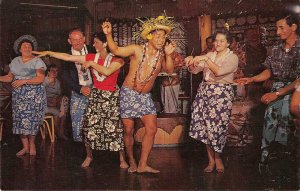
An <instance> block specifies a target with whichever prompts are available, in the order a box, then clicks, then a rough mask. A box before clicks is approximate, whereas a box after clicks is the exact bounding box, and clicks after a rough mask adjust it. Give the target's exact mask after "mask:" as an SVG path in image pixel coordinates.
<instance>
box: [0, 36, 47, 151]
mask: <svg viewBox="0 0 300 191" xmlns="http://www.w3.org/2000/svg"><path fill="white" fill-rule="evenodd" d="M36 48H37V42H36V39H35V38H34V37H33V36H31V35H23V36H21V37H20V38H18V39H17V40H16V41H15V43H14V50H15V52H16V53H17V54H20V55H21V56H18V57H16V58H14V59H13V60H12V61H11V63H10V65H9V68H10V72H9V73H8V74H7V75H6V76H0V82H12V87H13V91H12V111H13V133H14V134H18V135H20V137H21V142H22V144H23V149H22V150H20V151H19V152H18V153H17V154H16V155H17V156H22V155H25V154H27V153H30V155H36V148H35V136H36V134H37V133H38V130H39V126H40V125H42V123H43V118H44V115H45V111H46V106H47V102H46V91H45V87H44V85H43V81H44V78H45V70H46V65H45V63H44V62H43V61H42V60H41V59H40V58H38V57H34V56H33V55H32V49H36Z"/></svg>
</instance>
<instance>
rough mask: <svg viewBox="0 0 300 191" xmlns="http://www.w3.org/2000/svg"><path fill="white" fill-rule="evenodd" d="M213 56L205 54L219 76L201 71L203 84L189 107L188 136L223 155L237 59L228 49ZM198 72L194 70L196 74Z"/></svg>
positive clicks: (208, 71) (206, 70) (207, 71)
mask: <svg viewBox="0 0 300 191" xmlns="http://www.w3.org/2000/svg"><path fill="white" fill-rule="evenodd" d="M216 54H217V53H216V52H214V53H208V54H207V56H208V57H209V58H210V59H211V60H212V61H214V63H215V64H216V65H218V67H219V73H220V75H219V76H216V75H215V74H214V73H213V72H212V71H211V70H210V69H209V68H204V79H205V82H202V83H201V84H200V85H199V88H198V91H197V95H196V97H195V100H194V102H193V105H192V118H191V124H190V132H189V135H190V137H192V138H194V139H196V140H199V141H202V142H203V143H204V144H206V145H209V146H210V147H211V148H212V149H213V150H214V151H215V152H218V153H222V151H223V148H224V146H225V143H226V138H227V129H228V124H229V119H230V114H231V108H232V101H233V97H234V92H233V87H232V85H231V83H232V82H233V74H234V72H235V71H236V70H237V67H238V57H237V56H236V55H235V54H233V53H232V52H231V51H230V50H229V49H228V50H227V51H226V53H225V54H224V55H223V56H221V57H218V58H217V57H216ZM202 69H203V68H201V70H202ZM201 70H200V69H199V68H195V71H197V72H199V71H201ZM191 72H193V73H194V71H191Z"/></svg>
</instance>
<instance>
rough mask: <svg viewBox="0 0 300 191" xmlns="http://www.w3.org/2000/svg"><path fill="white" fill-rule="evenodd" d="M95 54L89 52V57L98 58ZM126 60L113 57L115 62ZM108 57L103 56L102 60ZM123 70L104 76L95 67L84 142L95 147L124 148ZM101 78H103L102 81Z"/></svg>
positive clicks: (99, 61)
mask: <svg viewBox="0 0 300 191" xmlns="http://www.w3.org/2000/svg"><path fill="white" fill-rule="evenodd" d="M94 58H95V55H94V54H88V55H87V56H86V60H87V61H88V60H94ZM114 61H115V62H123V60H122V59H118V58H114V57H113V58H112V59H111V62H114ZM104 62H105V60H104V59H101V58H99V59H98V64H99V65H104ZM118 75H119V70H117V71H116V72H114V73H113V74H111V75H110V76H107V77H106V78H105V79H101V74H99V73H97V72H96V71H95V70H92V76H93V80H94V88H93V89H92V92H91V95H90V97H89V100H88V102H89V104H88V108H87V111H86V113H85V116H84V122H83V134H84V142H85V144H86V145H88V146H90V148H91V149H93V150H108V151H119V150H123V149H124V142H123V127H122V123H121V120H120V108H119V104H120V101H119V94H120V91H119V88H118V87H117V85H116V83H117V78H118ZM99 80H101V81H99Z"/></svg>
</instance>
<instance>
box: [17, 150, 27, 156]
mask: <svg viewBox="0 0 300 191" xmlns="http://www.w3.org/2000/svg"><path fill="white" fill-rule="evenodd" d="M27 153H29V151H28V149H25V148H23V149H22V150H20V151H19V152H17V154H16V155H17V157H20V156H23V155H25V154H27Z"/></svg>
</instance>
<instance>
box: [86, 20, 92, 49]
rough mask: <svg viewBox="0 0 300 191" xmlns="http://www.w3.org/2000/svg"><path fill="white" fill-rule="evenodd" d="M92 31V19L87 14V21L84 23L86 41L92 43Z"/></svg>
mask: <svg viewBox="0 0 300 191" xmlns="http://www.w3.org/2000/svg"><path fill="white" fill-rule="evenodd" d="M91 31H92V20H91V18H90V17H89V16H85V23H84V33H85V43H86V44H90V43H91V36H92V34H91Z"/></svg>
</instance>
